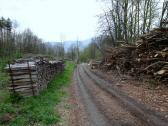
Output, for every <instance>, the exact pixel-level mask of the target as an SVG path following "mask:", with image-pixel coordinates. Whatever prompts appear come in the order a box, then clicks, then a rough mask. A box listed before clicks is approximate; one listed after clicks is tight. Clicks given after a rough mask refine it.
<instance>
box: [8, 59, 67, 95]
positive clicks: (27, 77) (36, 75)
mask: <svg viewBox="0 0 168 126" xmlns="http://www.w3.org/2000/svg"><path fill="white" fill-rule="evenodd" d="M6 70H7V71H8V73H9V75H10V77H11V78H10V82H11V83H10V84H9V90H10V91H12V92H16V93H18V94H20V95H22V96H25V97H28V96H34V95H38V94H39V92H40V91H42V90H44V89H45V88H47V86H48V84H49V81H50V80H51V79H52V78H53V77H54V76H55V75H56V74H58V73H60V72H62V71H63V70H64V63H63V62H62V61H47V60H19V61H16V62H15V63H13V64H9V65H8V66H7V67H6Z"/></svg>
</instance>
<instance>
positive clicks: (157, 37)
mask: <svg viewBox="0 0 168 126" xmlns="http://www.w3.org/2000/svg"><path fill="white" fill-rule="evenodd" d="M101 68H103V69H106V70H110V69H117V70H118V71H119V72H122V73H129V74H131V75H136V76H138V75H148V76H149V77H150V78H155V79H157V80H159V81H163V82H168V29H163V28H162V29H154V30H153V31H151V32H150V33H148V34H145V35H143V36H141V37H140V39H139V40H138V41H137V42H136V43H135V45H130V44H129V45H122V46H121V47H116V48H109V49H107V50H106V56H105V62H104V63H103V65H101Z"/></svg>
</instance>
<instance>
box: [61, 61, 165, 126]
mask: <svg viewBox="0 0 168 126" xmlns="http://www.w3.org/2000/svg"><path fill="white" fill-rule="evenodd" d="M69 93H70V98H69V99H68V106H69V107H68V108H69V110H68V111H69V112H68V113H69V114H68V116H67V119H65V120H68V122H67V123H66V124H62V125H63V126H65V125H67V126H167V124H168V123H167V120H166V119H165V118H163V117H162V116H161V115H160V114H157V113H155V112H153V111H151V110H150V109H148V108H147V107H146V106H145V105H143V104H140V103H139V102H137V101H136V100H135V99H132V98H131V97H129V96H128V95H127V94H125V93H124V92H122V91H121V90H119V89H118V88H116V87H113V86H111V85H110V83H109V82H108V81H107V80H105V79H103V78H100V77H99V76H97V75H96V74H94V73H93V72H91V71H90V69H88V68H87V66H86V65H85V64H82V65H78V67H77V69H76V70H75V72H74V77H73V83H72V84H71V87H70V89H69Z"/></svg>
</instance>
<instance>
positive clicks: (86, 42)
mask: <svg viewBox="0 0 168 126" xmlns="http://www.w3.org/2000/svg"><path fill="white" fill-rule="evenodd" d="M90 42H91V39H88V40H84V41H79V47H80V50H82V49H84V48H85V47H86V46H88V45H89V43H90ZM58 43H60V42H47V44H48V45H50V46H54V45H55V44H58ZM73 44H74V45H76V44H77V41H65V42H64V48H65V51H67V50H68V48H69V47H70V46H71V45H73Z"/></svg>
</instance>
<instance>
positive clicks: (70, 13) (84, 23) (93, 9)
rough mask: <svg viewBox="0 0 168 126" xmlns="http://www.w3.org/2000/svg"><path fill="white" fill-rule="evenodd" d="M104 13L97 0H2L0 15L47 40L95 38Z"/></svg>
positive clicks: (0, 1)
mask: <svg viewBox="0 0 168 126" xmlns="http://www.w3.org/2000/svg"><path fill="white" fill-rule="evenodd" d="M99 13H101V7H100V3H99V2H96V0H0V16H4V17H5V18H7V17H9V18H11V19H12V20H17V22H18V23H19V28H18V29H19V30H23V29H25V28H30V29H31V30H32V31H33V32H34V33H35V34H36V35H38V36H39V37H40V38H42V39H44V40H45V41H60V39H61V38H62V39H64V40H76V39H77V37H78V38H79V40H84V39H88V38H91V37H93V36H94V35H95V34H96V30H97V27H98V24H97V22H98V18H97V17H96V15H98V14H99Z"/></svg>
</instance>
